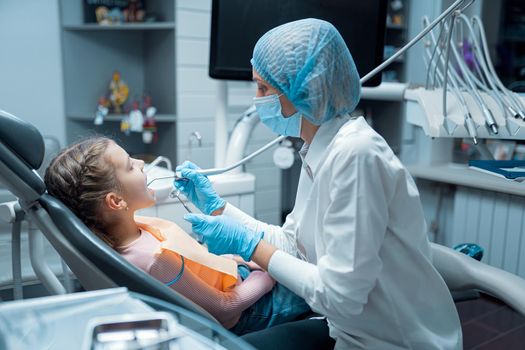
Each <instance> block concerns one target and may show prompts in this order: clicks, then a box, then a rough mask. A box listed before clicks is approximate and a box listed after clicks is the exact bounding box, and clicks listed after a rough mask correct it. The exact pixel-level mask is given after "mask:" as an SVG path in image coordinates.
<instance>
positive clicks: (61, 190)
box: [44, 137, 120, 247]
mask: <svg viewBox="0 0 525 350" xmlns="http://www.w3.org/2000/svg"><path fill="white" fill-rule="evenodd" d="M111 142H114V141H113V140H111V139H109V138H106V137H92V138H88V139H86V140H83V141H80V142H78V143H75V144H73V145H71V146H69V147H67V148H66V149H64V150H62V151H61V152H60V153H59V154H58V155H57V156H56V157H55V158H54V159H53V160H52V161H51V164H50V165H49V167H48V168H47V169H46V173H45V176H44V182H45V184H46V187H47V192H48V193H49V194H50V195H52V196H53V197H55V198H57V199H59V200H60V201H62V203H64V204H65V205H66V206H67V207H68V208H69V209H70V210H71V211H72V212H73V213H75V215H76V216H78V218H79V219H80V220H82V222H84V224H85V225H86V226H88V227H89V228H90V229H91V230H92V231H93V232H95V234H96V235H97V236H98V237H99V238H101V239H102V240H103V241H104V242H106V243H107V244H108V245H110V246H111V247H114V243H115V242H114V240H113V239H112V238H111V236H110V235H108V233H107V232H106V231H105V229H106V223H105V222H103V220H104V218H103V215H102V211H101V208H102V206H103V204H104V198H105V196H106V194H108V193H109V192H116V191H119V190H120V184H119V182H118V180H117V177H116V175H115V168H114V166H113V165H112V163H111V162H110V161H108V160H107V159H106V156H105V154H106V150H107V148H108V146H109V144H110V143H111Z"/></svg>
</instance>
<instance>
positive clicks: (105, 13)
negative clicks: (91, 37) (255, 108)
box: [95, 6, 111, 25]
mask: <svg viewBox="0 0 525 350" xmlns="http://www.w3.org/2000/svg"><path fill="white" fill-rule="evenodd" d="M95 16H96V18H97V23H98V24H101V25H108V24H111V22H110V21H109V9H108V8H107V7H106V6H99V7H97V8H96V9H95Z"/></svg>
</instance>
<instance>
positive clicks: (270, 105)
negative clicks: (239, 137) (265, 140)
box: [253, 94, 301, 137]
mask: <svg viewBox="0 0 525 350" xmlns="http://www.w3.org/2000/svg"><path fill="white" fill-rule="evenodd" d="M280 96H282V94H281V95H277V94H273V95H269V96H264V97H254V98H253V104H254V105H255V109H256V110H257V114H259V118H261V122H262V123H263V124H264V125H266V126H267V127H268V128H270V130H272V131H273V132H274V133H276V134H279V135H284V136H292V137H299V136H301V114H300V113H299V111H297V112H295V113H294V114H292V115H291V116H289V117H285V116H283V114H282V111H281V102H280V101H279V97H280Z"/></svg>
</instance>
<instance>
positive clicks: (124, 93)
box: [109, 71, 129, 114]
mask: <svg viewBox="0 0 525 350" xmlns="http://www.w3.org/2000/svg"><path fill="white" fill-rule="evenodd" d="M109 91H110V95H109V99H110V101H111V105H112V106H113V112H114V113H117V114H120V113H122V105H123V104H124V103H125V102H126V100H127V99H128V95H129V88H128V85H127V84H126V83H125V82H124V81H123V80H121V79H120V73H119V72H118V71H115V72H114V73H113V78H112V79H111V82H110V83H109Z"/></svg>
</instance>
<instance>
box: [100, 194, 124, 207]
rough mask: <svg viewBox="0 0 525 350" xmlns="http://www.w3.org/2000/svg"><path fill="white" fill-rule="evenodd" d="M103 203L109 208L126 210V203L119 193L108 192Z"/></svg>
mask: <svg viewBox="0 0 525 350" xmlns="http://www.w3.org/2000/svg"><path fill="white" fill-rule="evenodd" d="M104 204H105V205H106V207H107V208H108V209H110V210H127V208H128V204H127V203H126V201H125V200H124V198H122V197H121V196H120V195H118V194H116V193H115V192H109V193H108V194H106V197H105V198H104Z"/></svg>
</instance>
